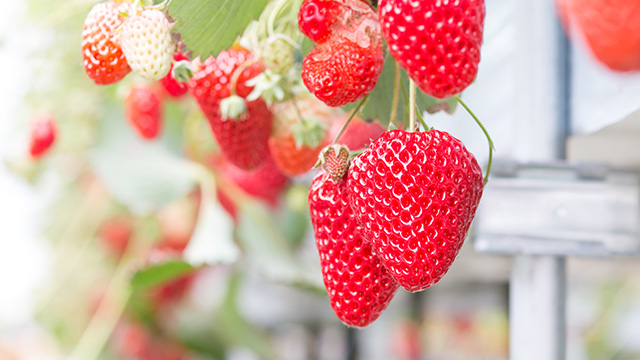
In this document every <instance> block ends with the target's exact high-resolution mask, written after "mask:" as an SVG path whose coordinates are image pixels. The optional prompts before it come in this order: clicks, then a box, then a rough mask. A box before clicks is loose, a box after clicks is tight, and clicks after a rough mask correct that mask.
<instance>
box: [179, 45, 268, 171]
mask: <svg viewBox="0 0 640 360" xmlns="http://www.w3.org/2000/svg"><path fill="white" fill-rule="evenodd" d="M251 57H252V55H251V53H250V52H249V51H248V50H246V49H244V48H240V47H233V48H231V49H230V50H229V51H221V52H220V55H218V57H217V58H214V57H209V58H208V59H207V60H206V61H205V62H204V63H203V64H197V63H196V64H195V67H196V68H197V70H195V69H194V70H195V73H194V76H193V78H191V80H190V82H189V88H190V90H191V93H192V94H193V96H194V97H195V98H196V100H197V101H198V104H199V105H200V108H201V109H202V112H203V113H204V114H205V116H206V117H207V119H208V120H209V124H210V125H211V130H212V131H213V134H214V135H215V138H216V140H217V141H218V144H219V145H220V149H221V150H222V152H223V153H224V154H225V156H226V157H227V158H228V159H229V161H231V162H233V163H234V164H235V165H236V166H238V167H240V168H243V169H246V170H250V169H255V168H257V167H258V166H259V165H260V164H262V163H263V162H264V161H266V159H267V158H268V157H269V146H268V144H267V142H268V140H269V134H270V132H271V123H272V114H271V111H270V110H269V108H268V107H267V105H266V104H265V102H264V101H263V100H261V99H258V100H255V101H247V102H246V107H247V112H246V114H245V115H243V116H241V117H240V118H238V119H229V118H225V117H223V116H222V115H220V101H221V100H222V99H225V98H227V97H229V96H230V95H231V89H232V80H234V79H235V77H237V81H236V86H235V89H236V95H238V96H240V97H242V98H246V97H247V95H249V93H251V90H253V88H252V87H250V86H247V85H246V81H247V80H250V79H252V78H254V77H256V76H257V75H258V74H260V72H261V69H260V65H259V64H258V63H253V64H252V65H250V66H248V67H246V69H244V70H242V71H241V72H240V73H239V74H237V75H236V76H234V74H235V73H236V70H238V68H239V67H240V66H242V65H246V63H247V62H248V61H251Z"/></svg>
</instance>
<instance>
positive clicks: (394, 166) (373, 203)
mask: <svg viewBox="0 0 640 360" xmlns="http://www.w3.org/2000/svg"><path fill="white" fill-rule="evenodd" d="M348 189H349V202H350V205H351V208H352V209H353V211H354V214H355V216H356V217H357V218H358V220H359V221H360V222H361V224H362V225H363V234H364V235H365V236H366V237H367V238H368V239H369V240H371V243H372V244H373V248H374V251H375V252H376V253H377V254H378V255H379V256H380V259H381V260H382V263H383V264H384V266H385V267H386V268H387V269H388V270H389V272H390V273H391V275H392V276H393V277H394V279H395V280H396V281H397V282H398V283H399V284H400V285H401V286H402V287H404V288H405V289H406V290H408V291H411V292H416V291H421V290H424V289H426V288H428V287H430V286H432V285H434V284H435V283H437V282H438V281H439V280H440V279H441V278H442V276H444V274H445V273H446V272H447V271H448V270H449V267H450V266H451V264H452V263H453V261H454V259H455V258H456V256H457V255H458V252H459V251H460V247H461V246H462V244H463V242H464V239H465V236H466V234H467V230H468V229H469V226H470V225H471V221H472V220H473V217H474V216H475V213H476V209H477V207H478V203H479V202H480V197H481V196H482V190H483V180H482V171H481V169H480V166H479V165H478V162H477V161H476V159H475V157H474V156H473V155H472V154H471V153H469V151H467V149H466V148H465V147H464V145H463V144H462V142H461V141H460V140H458V139H456V138H454V137H452V136H451V135H449V134H447V133H446V132H441V131H437V130H432V131H428V132H422V133H411V132H405V131H402V130H393V131H390V132H387V133H385V134H383V135H382V136H381V137H380V138H378V139H377V140H376V141H374V142H372V143H371V145H370V147H369V149H367V150H365V151H364V152H363V153H362V154H360V155H358V156H357V157H356V158H355V159H354V161H353V162H352V165H351V167H350V168H349V180H348Z"/></svg>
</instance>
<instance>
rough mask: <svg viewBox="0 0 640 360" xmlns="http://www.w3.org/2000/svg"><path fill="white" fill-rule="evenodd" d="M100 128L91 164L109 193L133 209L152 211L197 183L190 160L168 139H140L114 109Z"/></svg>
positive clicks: (187, 191)
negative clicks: (182, 155) (177, 151)
mask: <svg viewBox="0 0 640 360" xmlns="http://www.w3.org/2000/svg"><path fill="white" fill-rule="evenodd" d="M99 131H100V136H99V138H98V143H97V145H96V147H95V148H94V151H93V152H92V154H91V158H90V161H91V166H92V168H93V170H94V171H95V173H96V175H97V176H98V177H99V178H100V180H101V181H102V183H103V184H104V185H105V186H106V188H107V190H108V191H109V193H110V194H111V195H112V196H113V197H114V198H116V200H117V201H118V202H120V203H122V204H123V205H125V206H127V207H128V208H129V210H130V211H132V212H133V213H137V214H145V213H149V212H151V211H153V210H155V209H157V208H159V207H161V206H163V205H165V204H168V203H169V202H171V201H173V200H175V199H178V198H180V197H183V196H185V195H186V194H188V193H189V192H190V191H191V190H192V189H193V188H194V186H195V185H196V180H197V179H196V178H195V176H194V174H193V171H190V169H191V167H192V165H191V163H190V162H189V161H187V160H185V159H184V158H182V157H180V154H179V153H176V150H175V149H176V147H175V146H172V145H171V144H170V143H169V142H168V139H158V140H156V141H144V140H141V139H140V138H139V137H138V136H137V135H136V134H135V133H134V132H133V130H132V129H131V128H130V127H129V126H128V125H127V124H126V123H125V121H124V119H123V117H122V115H121V114H117V113H116V112H115V111H113V112H111V113H107V115H106V116H105V117H104V118H103V120H102V122H101V123H100V129H99ZM167 137H169V136H168V135H167Z"/></svg>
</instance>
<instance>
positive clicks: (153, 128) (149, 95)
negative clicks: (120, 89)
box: [125, 85, 162, 140]
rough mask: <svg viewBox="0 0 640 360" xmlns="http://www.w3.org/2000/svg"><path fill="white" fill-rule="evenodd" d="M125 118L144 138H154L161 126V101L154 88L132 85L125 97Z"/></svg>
mask: <svg viewBox="0 0 640 360" xmlns="http://www.w3.org/2000/svg"><path fill="white" fill-rule="evenodd" d="M125 105H126V110H127V118H128V120H129V123H131V125H132V126H133V128H134V129H136V132H137V133H138V134H140V136H142V137H143V138H145V139H149V140H151V139H154V138H156V137H157V136H158V134H159V132H160V128H161V127H162V103H161V102H160V96H159V94H158V91H157V90H156V89H155V88H152V87H150V86H148V85H138V86H134V87H133V88H132V89H131V91H129V95H128V96H127V99H126V104H125Z"/></svg>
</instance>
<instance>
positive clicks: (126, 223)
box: [99, 215, 134, 258]
mask: <svg viewBox="0 0 640 360" xmlns="http://www.w3.org/2000/svg"><path fill="white" fill-rule="evenodd" d="M133 228H134V223H133V219H132V218H131V217H129V216H124V215H121V216H115V217H112V218H109V219H107V220H106V221H104V222H103V223H102V225H100V229H99V239H100V240H101V243H102V245H103V246H104V247H105V248H106V249H107V251H109V253H111V254H112V255H115V256H116V257H118V258H119V257H121V256H122V254H124V252H125V251H126V250H127V246H129V240H131V235H132V234H133Z"/></svg>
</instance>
